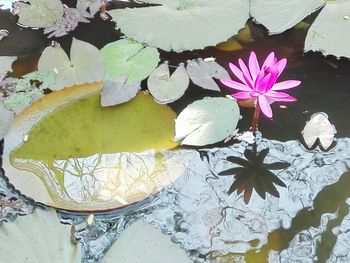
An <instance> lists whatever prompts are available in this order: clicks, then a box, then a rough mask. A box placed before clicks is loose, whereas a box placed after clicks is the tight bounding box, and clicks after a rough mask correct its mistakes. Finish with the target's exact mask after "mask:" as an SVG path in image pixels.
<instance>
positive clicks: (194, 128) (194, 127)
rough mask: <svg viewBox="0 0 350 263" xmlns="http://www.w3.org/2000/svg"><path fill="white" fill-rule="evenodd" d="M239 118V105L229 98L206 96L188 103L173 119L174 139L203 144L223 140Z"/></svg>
mask: <svg viewBox="0 0 350 263" xmlns="http://www.w3.org/2000/svg"><path fill="white" fill-rule="evenodd" d="M239 119H240V114H239V107H238V104H237V102H236V101H235V100H232V99H229V98H222V97H218V98H210V97H206V98H204V99H202V100H198V101H195V102H193V103H192V104H190V105H188V106H187V107H186V108H185V109H184V110H183V111H182V112H181V113H180V115H179V116H178V117H177V119H176V121H175V133H176V135H175V140H178V141H180V140H181V141H182V143H181V144H186V145H195V146H203V145H207V144H212V143H216V142H219V141H222V140H224V139H225V138H227V136H229V135H230V134H232V132H233V131H234V130H235V128H236V127H237V123H238V120H239Z"/></svg>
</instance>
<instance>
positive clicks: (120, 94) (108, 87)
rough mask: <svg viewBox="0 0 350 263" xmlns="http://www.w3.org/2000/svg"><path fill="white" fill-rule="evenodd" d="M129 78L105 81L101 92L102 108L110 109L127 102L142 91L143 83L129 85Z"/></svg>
mask: <svg viewBox="0 0 350 263" xmlns="http://www.w3.org/2000/svg"><path fill="white" fill-rule="evenodd" d="M127 80H128V77H126V76H122V77H119V78H116V79H113V80H105V81H104V84H103V88H102V91H101V105H102V107H109V106H114V105H118V104H121V103H124V102H127V101H129V100H131V99H132V98H134V97H135V96H136V94H137V92H138V91H139V90H140V89H141V83H140V82H136V83H128V82H127Z"/></svg>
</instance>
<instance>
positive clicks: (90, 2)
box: [77, 0, 104, 16]
mask: <svg viewBox="0 0 350 263" xmlns="http://www.w3.org/2000/svg"><path fill="white" fill-rule="evenodd" d="M103 2H104V0H78V1H77V8H78V9H79V10H81V11H86V10H87V9H89V12H90V14H91V16H94V15H95V14H96V13H97V12H98V11H99V10H100V7H101V5H102V4H103Z"/></svg>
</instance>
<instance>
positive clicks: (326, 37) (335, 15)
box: [305, 1, 350, 58]
mask: <svg viewBox="0 0 350 263" xmlns="http://www.w3.org/2000/svg"><path fill="white" fill-rule="evenodd" d="M349 15H350V1H334V2H327V4H326V6H325V7H324V8H323V9H322V11H321V13H320V14H319V15H318V16H317V18H316V20H315V21H314V22H313V23H312V25H311V27H310V29H309V31H308V33H307V36H306V40H305V51H309V50H312V51H321V52H322V53H323V54H324V55H334V56H336V57H341V56H344V57H348V58H350V48H349V46H350V38H349V36H350V20H349V19H346V18H347V17H348V16H349Z"/></svg>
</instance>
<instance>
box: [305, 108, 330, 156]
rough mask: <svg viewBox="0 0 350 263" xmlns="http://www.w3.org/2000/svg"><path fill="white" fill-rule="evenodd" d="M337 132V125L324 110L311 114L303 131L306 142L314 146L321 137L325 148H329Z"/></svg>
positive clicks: (309, 145)
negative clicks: (335, 125)
mask: <svg viewBox="0 0 350 263" xmlns="http://www.w3.org/2000/svg"><path fill="white" fill-rule="evenodd" d="M336 133H337V131H336V129H335V127H334V126H333V125H332V124H331V123H330V121H329V120H328V115H327V114H326V113H324V112H318V113H315V114H313V115H312V116H311V119H310V121H309V122H307V123H306V125H305V127H304V130H303V131H302V134H303V137H304V140H305V143H306V145H307V146H308V147H310V148H311V147H312V146H313V145H314V144H315V143H316V141H317V139H319V141H320V143H321V145H322V147H323V149H325V150H327V149H328V148H329V147H330V146H331V145H332V142H333V140H334V135H335V134H336Z"/></svg>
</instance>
